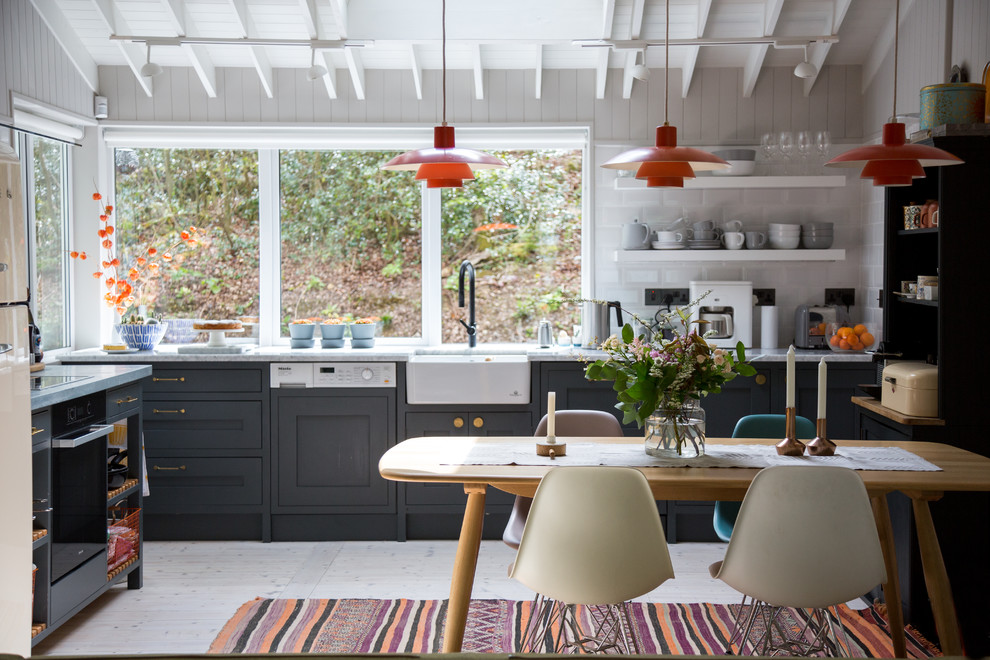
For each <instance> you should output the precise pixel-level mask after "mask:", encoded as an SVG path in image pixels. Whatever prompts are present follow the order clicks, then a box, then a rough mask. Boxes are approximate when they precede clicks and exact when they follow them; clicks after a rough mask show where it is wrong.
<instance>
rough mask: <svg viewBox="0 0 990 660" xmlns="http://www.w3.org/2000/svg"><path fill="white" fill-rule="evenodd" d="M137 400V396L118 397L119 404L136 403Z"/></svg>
mask: <svg viewBox="0 0 990 660" xmlns="http://www.w3.org/2000/svg"><path fill="white" fill-rule="evenodd" d="M135 401H137V397H136V396H129V397H127V398H126V399H117V405H118V406H119V405H122V404H124V403H134V402H135Z"/></svg>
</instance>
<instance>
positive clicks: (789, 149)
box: [777, 131, 794, 174]
mask: <svg viewBox="0 0 990 660" xmlns="http://www.w3.org/2000/svg"><path fill="white" fill-rule="evenodd" d="M777 148H778V149H779V150H780V157H781V160H782V161H783V169H784V174H793V173H794V172H793V171H792V167H791V165H792V158H793V156H794V134H793V133H791V132H790V131H781V132H780V135H778V136H777Z"/></svg>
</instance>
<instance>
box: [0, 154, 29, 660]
mask: <svg viewBox="0 0 990 660" xmlns="http://www.w3.org/2000/svg"><path fill="white" fill-rule="evenodd" d="M21 190H22V183H21V168H20V165H19V163H18V161H17V157H16V155H15V154H14V152H13V151H12V150H11V149H9V148H8V147H7V146H6V145H4V144H2V143H0V653H16V654H19V655H21V656H23V657H28V656H29V655H30V654H31V603H32V598H31V563H32V562H31V526H32V524H31V510H32V506H31V500H32V496H31V422H30V420H31V391H30V387H29V378H30V374H29V367H30V362H29V360H30V355H31V348H30V346H29V343H28V308H27V299H28V265H27V260H28V253H27V235H26V231H25V229H26V227H25V222H24V208H23V201H22V199H21Z"/></svg>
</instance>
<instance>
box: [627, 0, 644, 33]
mask: <svg viewBox="0 0 990 660" xmlns="http://www.w3.org/2000/svg"><path fill="white" fill-rule="evenodd" d="M645 6H646V0H633V6H632V12H631V16H630V25H629V38H630V39H639V35H640V34H641V33H642V31H643V9H644V8H645Z"/></svg>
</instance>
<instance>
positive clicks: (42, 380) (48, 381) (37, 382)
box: [31, 376, 92, 391]
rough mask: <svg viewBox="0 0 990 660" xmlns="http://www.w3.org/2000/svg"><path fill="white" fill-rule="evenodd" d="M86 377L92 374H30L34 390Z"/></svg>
mask: <svg viewBox="0 0 990 660" xmlns="http://www.w3.org/2000/svg"><path fill="white" fill-rule="evenodd" d="M87 378H92V376H31V389H32V390H35V391H37V390H43V389H45V388H48V387H56V386H58V385H65V384H66V383H71V382H74V381H77V380H86V379H87Z"/></svg>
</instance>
